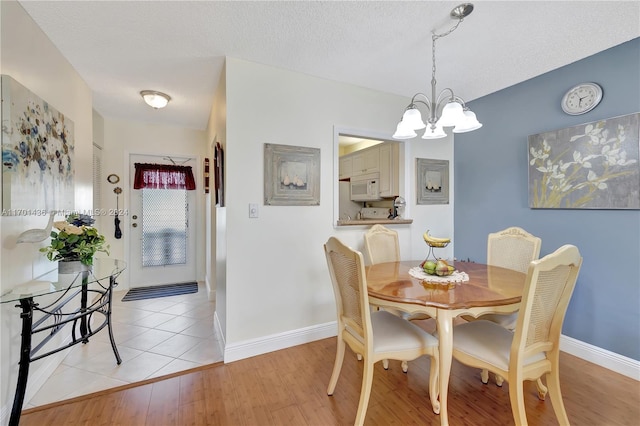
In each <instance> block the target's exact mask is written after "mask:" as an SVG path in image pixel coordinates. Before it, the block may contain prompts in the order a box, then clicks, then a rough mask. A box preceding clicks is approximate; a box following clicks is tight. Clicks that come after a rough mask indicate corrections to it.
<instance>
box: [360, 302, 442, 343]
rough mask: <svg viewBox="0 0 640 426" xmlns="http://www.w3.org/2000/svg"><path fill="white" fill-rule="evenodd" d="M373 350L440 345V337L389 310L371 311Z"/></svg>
mask: <svg viewBox="0 0 640 426" xmlns="http://www.w3.org/2000/svg"><path fill="white" fill-rule="evenodd" d="M371 328H372V329H373V351H374V352H376V353H382V352H394V351H402V350H408V349H419V348H422V347H430V346H433V347H435V346H438V338H437V337H435V336H432V335H431V334H429V333H427V332H426V331H424V330H423V329H421V328H420V327H418V326H416V325H414V324H411V323H410V322H409V321H407V320H405V319H402V318H400V317H397V316H395V315H393V314H392V313H390V312H387V311H376V312H372V313H371Z"/></svg>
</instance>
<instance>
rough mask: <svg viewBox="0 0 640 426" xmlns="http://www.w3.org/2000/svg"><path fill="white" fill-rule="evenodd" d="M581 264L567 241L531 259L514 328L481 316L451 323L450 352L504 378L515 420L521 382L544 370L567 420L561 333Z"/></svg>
mask: <svg viewBox="0 0 640 426" xmlns="http://www.w3.org/2000/svg"><path fill="white" fill-rule="evenodd" d="M581 265H582V257H581V256H580V252H579V250H578V248H577V247H576V246H573V245H570V244H567V245H564V246H562V247H560V248H559V249H557V250H556V251H555V252H553V253H551V254H548V255H547V256H545V257H543V258H542V259H539V260H534V261H532V262H531V263H530V264H529V268H528V271H527V278H526V282H525V286H524V292H523V295H522V302H521V305H520V314H519V315H518V317H517V320H516V327H515V331H514V332H511V331H510V330H508V329H506V328H504V327H502V326H501V325H499V324H496V323H495V322H491V321H486V320H478V321H471V322H467V323H464V324H460V325H457V326H455V327H454V329H453V356H454V358H456V359H457V360H458V361H460V362H462V363H463V364H466V365H469V366H472V367H478V368H483V369H487V370H489V371H491V372H493V373H495V374H497V375H499V376H501V377H505V378H506V379H507V381H508V382H509V399H510V401H511V411H512V412H513V418H514V420H515V424H516V425H526V424H527V416H526V413H525V406H524V389H523V382H524V381H525V380H536V379H539V378H540V377H542V376H543V375H545V377H546V382H547V386H548V387H549V394H550V396H551V403H552V405H553V409H554V411H555V413H556V417H557V419H558V422H559V423H560V424H561V425H565V424H569V420H568V418H567V413H566V411H565V408H564V404H563V402H562V394H561V392H560V375H559V372H558V368H559V354H560V334H561V332H562V323H563V321H564V317H565V313H566V311H567V306H568V305H569V300H570V299H571V295H572V293H573V289H574V288H575V285H576V280H577V278H578V273H579V271H580V267H581Z"/></svg>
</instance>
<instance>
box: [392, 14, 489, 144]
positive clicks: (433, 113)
mask: <svg viewBox="0 0 640 426" xmlns="http://www.w3.org/2000/svg"><path fill="white" fill-rule="evenodd" d="M471 12H473V4H471V3H464V4H461V5H459V6H456V7H455V8H453V10H452V11H451V18H452V19H457V20H458V22H456V24H455V25H454V26H453V27H452V28H451V29H450V30H449V31H446V32H444V33H442V34H436V33H435V32H434V33H432V34H431V55H432V56H431V59H432V64H433V65H432V67H431V98H429V97H428V96H427V95H425V94H424V93H416V94H415V95H413V98H411V103H410V104H409V106H407V108H405V111H404V114H403V116H402V120H400V123H398V128H397V129H396V132H395V133H394V134H393V138H394V139H411V138H415V137H416V136H417V134H416V132H415V131H416V130H420V129H424V128H426V130H425V132H424V135H423V136H422V139H438V138H443V137H445V136H447V134H446V133H445V132H444V129H443V127H452V126H453V133H464V132H470V131H472V130H476V129H479V128H480V127H482V124H480V122H479V121H478V119H477V118H476V115H475V114H474V113H473V111H471V110H470V109H469V108H468V107H467V106H466V105H465V103H464V101H463V100H462V98H460V97H458V96H456V95H455V94H454V93H453V90H451V89H450V88H448V87H447V88H445V89H443V90H442V91H441V92H440V94H439V95H438V97H436V40H437V39H439V38H442V37H446V36H448V35H449V34H451V33H452V32H454V31H455V30H456V28H458V25H460V23H462V20H463V19H464V18H466V17H467V16H469V14H471ZM418 98H423V99H418ZM416 104H422V105H425V106H426V107H427V111H428V113H429V118H427V120H426V124H425V123H424V122H423V121H422V115H421V114H420V111H419V110H418V107H417V105H416Z"/></svg>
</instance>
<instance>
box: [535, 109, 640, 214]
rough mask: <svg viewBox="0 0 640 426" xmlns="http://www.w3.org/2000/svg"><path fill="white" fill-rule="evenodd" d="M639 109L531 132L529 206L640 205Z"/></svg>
mask: <svg viewBox="0 0 640 426" xmlns="http://www.w3.org/2000/svg"><path fill="white" fill-rule="evenodd" d="M639 122H640V113H634V114H629V115H624V116H620V117H615V118H609V119H606V120H601V121H594V122H592V123H586V124H582V125H580V126H575V127H569V128H567V129H562V130H556V131H552V132H545V133H540V134H537V135H531V136H529V207H532V208H556V209H640V167H639V164H638V161H639V143H640V128H639Z"/></svg>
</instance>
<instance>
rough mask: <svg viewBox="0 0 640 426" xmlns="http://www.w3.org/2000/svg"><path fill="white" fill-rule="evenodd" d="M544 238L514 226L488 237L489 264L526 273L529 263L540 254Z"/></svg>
mask: <svg viewBox="0 0 640 426" xmlns="http://www.w3.org/2000/svg"><path fill="white" fill-rule="evenodd" d="M541 245H542V240H541V239H540V238H538V237H536V236H533V235H531V234H530V233H528V232H527V231H525V230H524V229H522V228H518V227H517V226H512V227H510V228H507V229H505V230H502V231H499V232H495V233H491V234H489V237H488V238H487V264H488V265H493V266H499V267H502V268H507V269H513V270H515V271H519V272H522V273H526V272H527V269H528V268H529V263H530V262H531V261H532V260H535V259H537V258H538V257H539V256H540V246H541Z"/></svg>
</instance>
